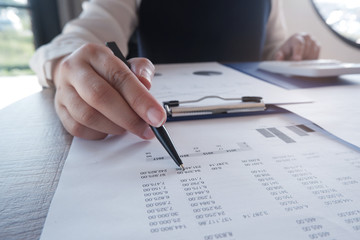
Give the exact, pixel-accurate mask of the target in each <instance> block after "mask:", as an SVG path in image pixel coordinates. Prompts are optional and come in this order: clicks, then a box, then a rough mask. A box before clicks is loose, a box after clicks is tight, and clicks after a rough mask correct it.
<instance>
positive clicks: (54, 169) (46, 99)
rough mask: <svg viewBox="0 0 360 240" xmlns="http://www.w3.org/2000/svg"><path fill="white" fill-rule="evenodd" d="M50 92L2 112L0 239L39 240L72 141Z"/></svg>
mask: <svg viewBox="0 0 360 240" xmlns="http://www.w3.org/2000/svg"><path fill="white" fill-rule="evenodd" d="M53 96H54V90H52V89H45V90H43V91H41V92H39V93H36V94H34V95H31V96H29V97H27V98H25V99H23V100H20V101H19V102H16V103H14V104H12V105H10V106H8V107H7V108H4V109H2V110H0V132H1V137H0V154H1V155H0V239H29V240H30V239H38V238H39V237H40V234H41V231H42V228H43V225H44V222H45V218H46V215H47V212H48V209H49V206H50V202H51V199H52V197H53V195H54V192H55V190H56V186H57V183H58V180H59V177H60V173H61V170H62V167H63V165H64V162H65V159H66V157H67V154H68V151H69V147H70V145H71V141H72V136H70V135H69V134H68V133H66V131H65V130H64V129H63V127H62V125H61V123H60V121H59V120H58V118H57V116H56V113H55V109H54V107H53Z"/></svg>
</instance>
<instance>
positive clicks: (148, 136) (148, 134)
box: [143, 127, 154, 139]
mask: <svg viewBox="0 0 360 240" xmlns="http://www.w3.org/2000/svg"><path fill="white" fill-rule="evenodd" d="M143 137H144V138H145V139H151V138H153V137H154V133H153V131H152V130H151V129H150V128H149V127H147V128H146V129H145V131H144V133H143Z"/></svg>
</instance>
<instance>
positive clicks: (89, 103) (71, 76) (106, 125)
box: [54, 44, 166, 139]
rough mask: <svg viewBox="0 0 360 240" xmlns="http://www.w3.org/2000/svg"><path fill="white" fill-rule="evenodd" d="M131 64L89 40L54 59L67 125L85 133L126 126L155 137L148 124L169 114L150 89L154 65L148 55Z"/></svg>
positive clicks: (96, 135)
mask: <svg viewBox="0 0 360 240" xmlns="http://www.w3.org/2000/svg"><path fill="white" fill-rule="evenodd" d="M129 63H130V65H131V70H130V69H129V68H128V67H127V66H126V65H125V64H124V63H123V62H122V61H121V60H120V59H118V58H117V57H116V56H114V54H113V53H112V52H111V50H110V49H108V48H107V47H105V46H102V45H97V44H86V45H84V46H83V47H81V48H79V49H78V50H77V51H75V52H74V53H72V54H71V55H68V56H66V57H64V58H62V59H60V60H59V61H58V62H57V63H56V64H55V69H54V84H55V86H56V95H55V109H56V112H57V114H58V116H59V118H60V120H61V122H62V124H63V125H64V127H65V129H66V130H67V131H68V132H69V133H70V134H72V135H74V136H77V137H81V138H85V139H102V138H105V137H106V136H107V135H108V134H115V135H118V134H122V133H124V132H125V131H126V130H128V131H130V132H132V133H134V134H136V135H138V136H139V137H141V138H144V139H150V138H153V137H154V134H153V133H152V131H151V129H150V128H149V126H148V125H149V124H150V125H152V126H155V127H159V126H160V125H162V124H163V123H164V122H165V120H166V114H165V111H164V109H163V108H162V106H161V105H160V104H159V103H158V102H157V101H156V100H155V98H154V97H153V96H152V95H151V94H150V93H149V91H148V90H149V89H150V86H151V80H152V78H153V76H154V71H155V68H154V66H153V64H152V63H151V62H150V61H149V60H148V59H145V58H133V59H130V60H129Z"/></svg>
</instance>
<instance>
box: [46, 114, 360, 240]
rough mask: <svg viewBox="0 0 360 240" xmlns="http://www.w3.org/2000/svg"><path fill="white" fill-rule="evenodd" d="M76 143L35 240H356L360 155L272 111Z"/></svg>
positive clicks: (359, 211) (358, 236)
mask: <svg viewBox="0 0 360 240" xmlns="http://www.w3.org/2000/svg"><path fill="white" fill-rule="evenodd" d="M166 127H167V129H168V131H169V133H170V135H171V136H172V138H173V141H174V143H175V145H176V147H177V150H178V152H179V154H180V155H181V157H182V160H183V162H184V166H185V168H186V170H185V171H182V170H181V169H179V168H177V166H176V165H175V163H174V162H173V161H172V160H171V159H170V157H169V156H168V154H167V153H166V151H165V150H164V149H163V147H162V146H161V144H160V143H159V142H158V141H157V140H156V139H154V140H151V141H145V140H141V139H139V138H138V137H136V136H134V135H132V134H125V135H123V136H110V137H108V138H106V139H104V140H102V141H86V140H81V139H78V138H75V139H74V142H73V144H72V146H71V149H70V153H69V155H68V158H67V161H66V163H65V166H64V169H63V171H62V175H61V178H60V182H59V184H58V187H57V191H56V193H55V195H54V198H53V201H52V203H51V207H50V210H49V213H48V217H47V219H46V223H45V226H44V229H43V233H42V238H41V239H167V240H168V239H172V240H173V239H201V240H213V239H226V240H229V239H231V240H234V239H247V240H249V239H253V240H258V239H277V240H279V239H284V240H285V239H286V240H288V239H292V240H296V239H321V240H341V239H342V240H355V239H360V191H359V190H360V154H359V152H357V150H356V149H355V148H354V149H353V148H351V147H349V146H347V145H346V144H342V143H341V142H339V141H337V140H336V139H335V138H334V137H333V136H331V135H328V134H327V133H326V132H324V131H323V130H322V129H320V128H318V127H316V125H313V124H311V123H310V122H308V121H306V120H304V119H302V118H300V117H298V116H296V115H294V114H292V113H281V114H280V113H277V114H264V115H261V116H243V117H231V118H219V119H206V120H194V121H184V122H171V123H167V124H166Z"/></svg>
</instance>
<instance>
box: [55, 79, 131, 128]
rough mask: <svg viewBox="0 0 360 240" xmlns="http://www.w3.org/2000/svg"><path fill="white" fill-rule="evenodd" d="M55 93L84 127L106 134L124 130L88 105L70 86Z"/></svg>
mask: <svg viewBox="0 0 360 240" xmlns="http://www.w3.org/2000/svg"><path fill="white" fill-rule="evenodd" d="M57 94H58V95H59V98H61V99H62V102H63V104H64V105H65V106H66V109H67V111H68V112H69V114H70V115H71V117H72V118H73V119H74V120H75V121H76V122H78V123H80V124H82V125H84V126H85V127H88V128H91V129H93V130H96V131H98V132H103V133H107V134H113V135H120V134H123V133H124V132H125V130H124V129H123V128H122V127H120V126H118V125H116V124H115V123H113V122H111V121H110V120H109V119H107V118H106V117H105V116H104V115H102V114H101V113H99V112H98V111H97V110H96V109H94V108H92V107H91V106H89V105H88V104H87V103H86V102H85V101H84V100H83V99H82V98H80V96H79V95H78V93H77V92H76V91H75V89H74V88H72V87H71V86H66V87H64V89H63V90H62V91H59V92H58V93H57Z"/></svg>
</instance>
